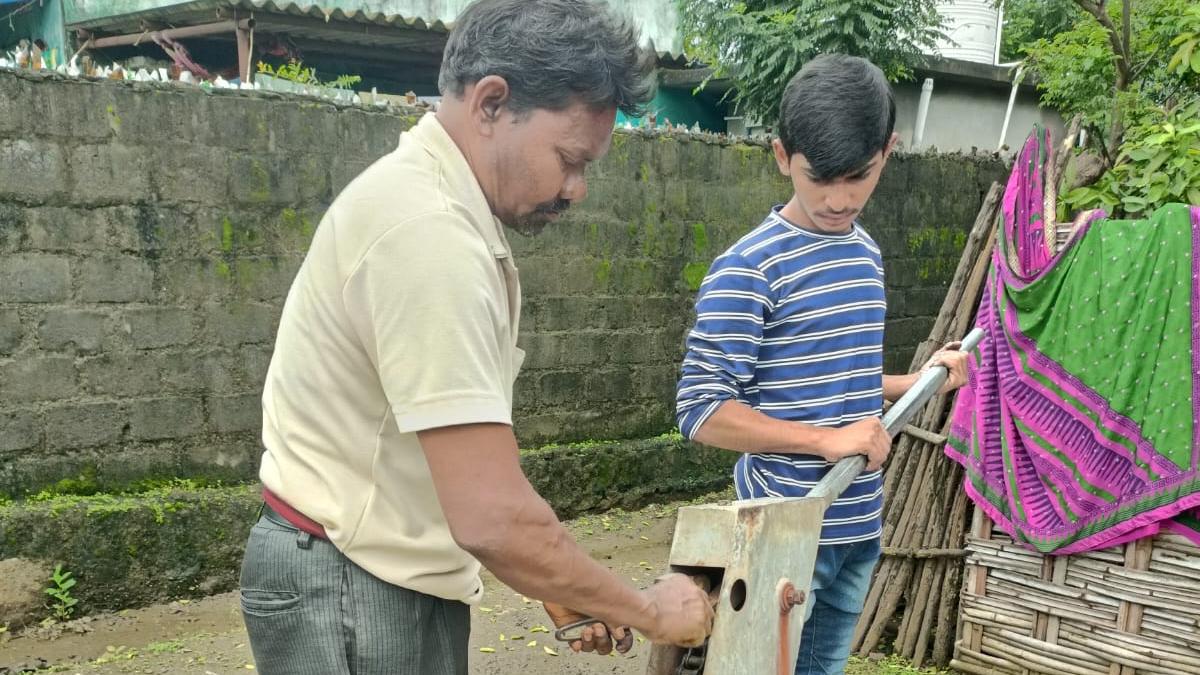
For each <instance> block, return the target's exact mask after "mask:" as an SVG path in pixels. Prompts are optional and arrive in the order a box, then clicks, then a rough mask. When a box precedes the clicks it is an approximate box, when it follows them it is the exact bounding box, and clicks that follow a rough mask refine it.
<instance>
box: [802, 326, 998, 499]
mask: <svg viewBox="0 0 1200 675" xmlns="http://www.w3.org/2000/svg"><path fill="white" fill-rule="evenodd" d="M982 341H983V330H982V329H979V328H975V329H973V330H972V331H971V332H970V333H967V336H966V337H965V338H963V341H962V346H961V347H959V350H960V351H964V352H969V351H971V350H972V349H975V347H977V346H979V343H980V342H982ZM949 375H950V371H948V370H946V367H945V366H934V367H933V368H930V369H929V370H927V371H925V374H924V375H922V376H921V377H920V378H919V379H918V380H917V382H916V384H914V385H913V386H912V388H911V389H909V390H908V392H906V393H905V394H904V396H901V397H900V400H899V401H896V403H895V404H894V405H892V407H891V408H889V409H888V411H887V414H885V415H884V416H883V428H884V429H886V430H887V433H888V436H891V437H893V438H894V437H895V436H896V434H898V433H900V430H901V429H903V428H904V425H906V424H908V421H909V420H911V419H912V418H913V415H916V414H917V411H919V410H920V409H921V408H923V407H925V404H926V403H928V402H929V399H931V398H933V395H934V394H936V393H937V390H938V389H939V388H940V387H941V386H942V384H943V383H945V382H946V378H947V377H949ZM866 467H867V458H866V457H864V456H862V455H855V456H854V457H847V458H845V459H843V460H841V461H840V462H838V463H837V464H835V465H834V467H833V468H832V469H830V470H829V473H827V474H825V477H824V478H822V479H821V482H819V483H817V485H816V487H814V488H813V489H812V491H811V492H809V493H808V496H809V497H817V498H821V499H824V500H825V501H826V502H829V503H833V500H835V499H837V498H838V497H840V496H841V494H842V493H843V492H845V490H846V488H848V487H850V484H851V483H853V482H854V479H855V478H857V477H858V474H860V473H862V470H863V469H865V468H866Z"/></svg>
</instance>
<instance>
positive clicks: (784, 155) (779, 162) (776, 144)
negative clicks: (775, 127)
mask: <svg viewBox="0 0 1200 675" xmlns="http://www.w3.org/2000/svg"><path fill="white" fill-rule="evenodd" d="M771 150H772V151H773V152H774V154H775V166H777V167H779V173H781V174H783V175H785V176H791V175H792V158H791V156H790V155H788V152H787V150H786V149H785V148H784V147H783V141H781V140H779V139H778V138H776V139H773V140H772V141H771Z"/></svg>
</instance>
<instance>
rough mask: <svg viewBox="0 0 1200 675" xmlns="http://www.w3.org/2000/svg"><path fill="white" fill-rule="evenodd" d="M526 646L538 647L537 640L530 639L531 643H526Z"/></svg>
mask: <svg viewBox="0 0 1200 675" xmlns="http://www.w3.org/2000/svg"><path fill="white" fill-rule="evenodd" d="M525 646H526V647H536V646H537V640H530V641H529V643H528V644H526V645H525Z"/></svg>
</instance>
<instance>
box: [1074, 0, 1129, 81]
mask: <svg viewBox="0 0 1200 675" xmlns="http://www.w3.org/2000/svg"><path fill="white" fill-rule="evenodd" d="M1075 4H1076V5H1078V6H1079V8H1080V9H1082V10H1083V11H1085V12H1087V13H1088V14H1091V15H1092V16H1094V17H1096V20H1097V21H1099V22H1100V25H1101V26H1104V28H1105V30H1107V31H1108V41H1109V43H1110V44H1111V45H1112V49H1113V54H1115V55H1116V57H1117V91H1125V90H1126V89H1128V88H1129V83H1130V81H1131V78H1130V67H1131V66H1130V58H1129V11H1130V6H1129V0H1124V4H1123V5H1122V7H1123V9H1124V16H1123V17H1122V24H1123V26H1124V30H1123V31H1120V32H1118V31H1117V27H1116V26H1115V25H1113V22H1112V18H1111V17H1110V16H1109V15H1108V10H1107V9H1106V8H1105V5H1106V4H1107V3H1106V2H1105V0H1099V1H1098V2H1091V1H1090V0H1075ZM1122 36H1124V37H1122Z"/></svg>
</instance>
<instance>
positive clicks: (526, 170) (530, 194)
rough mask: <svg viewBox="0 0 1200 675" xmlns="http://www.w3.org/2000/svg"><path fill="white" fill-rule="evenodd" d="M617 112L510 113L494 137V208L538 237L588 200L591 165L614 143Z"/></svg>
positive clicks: (582, 107) (520, 229)
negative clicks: (587, 176)
mask: <svg viewBox="0 0 1200 675" xmlns="http://www.w3.org/2000/svg"><path fill="white" fill-rule="evenodd" d="M616 114H617V111H616V108H609V109H605V110H595V109H592V108H589V107H588V106H585V105H583V104H578V103H577V104H574V105H572V106H570V107H569V108H567V109H565V110H560V111H551V110H544V109H534V110H532V111H529V112H526V113H524V114H521V115H516V116H513V115H511V114H506V115H504V118H506V119H502V120H501V121H500V122H499V123H498V124H496V125H495V127H494V130H493V133H494V135H493V137H492V139H491V140H492V150H493V152H494V154H493V155H492V157H493V166H495V167H496V175H495V183H494V186H495V189H494V194H492V195H490V197H491V200H492V210H493V211H494V212H495V213H496V215H497V216H498V217H499V218H500V220H501V221H502V222H503V223H505V224H506V225H508V226H509V227H512V228H513V229H515V230H517V231H518V232H521V233H522V234H537V233H538V232H540V231H541V230H542V228H544V227H545V226H546V224H547V223H549V222H550V221H552V220H554V219H555V218H557V217H558V214H560V213H561V212H563V211H565V210H566V209H567V208H569V207H570V206H571V205H572V204H574V203H576V202H579V201H581V200H582V199H583V198H584V197H586V196H587V178H586V177H585V175H584V172H585V171H586V170H587V167H588V164H590V163H591V162H593V161H595V160H597V159H599V158H600V157H602V156H604V154H605V153H607V152H608V148H609V146H610V144H611V143H612V129H613V121H614V120H615V119H616Z"/></svg>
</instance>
